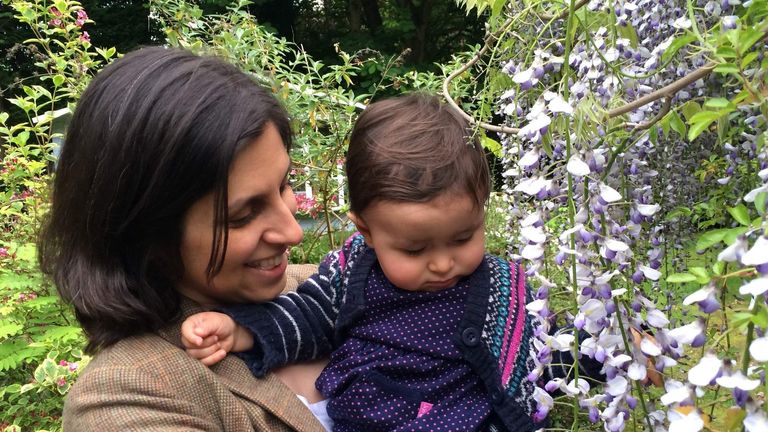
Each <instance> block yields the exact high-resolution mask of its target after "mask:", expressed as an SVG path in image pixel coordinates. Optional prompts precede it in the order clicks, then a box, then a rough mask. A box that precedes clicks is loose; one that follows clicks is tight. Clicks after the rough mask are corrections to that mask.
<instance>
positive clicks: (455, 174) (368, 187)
mask: <svg viewBox="0 0 768 432" xmlns="http://www.w3.org/2000/svg"><path fill="white" fill-rule="evenodd" d="M346 171H347V179H348V182H349V201H350V210H351V211H352V212H353V213H356V214H361V213H362V212H363V211H364V210H365V209H366V208H368V206H370V205H371V204H372V203H373V202H374V201H378V200H382V201H400V202H427V201H430V200H432V199H434V198H437V197H438V196H440V195H442V194H445V193H446V192H458V193H467V194H469V195H470V196H472V197H473V198H474V202H475V205H476V206H477V208H482V207H483V206H484V205H485V202H486V201H487V199H488V195H489V194H490V173H489V171H490V170H489V168H488V162H487V160H486V159H485V153H484V151H483V148H482V146H481V145H480V143H479V140H478V139H477V136H476V135H474V134H473V133H472V130H471V129H470V127H469V124H468V122H467V121H466V120H464V118H462V117H461V116H460V115H459V114H458V113H457V112H455V111H454V110H453V109H452V108H451V107H450V106H448V105H447V104H444V103H443V102H441V100H440V99H439V98H438V97H437V96H433V95H429V94H424V93H413V94H409V95H406V96H400V97H395V98H391V99H385V100H382V101H379V102H375V103H373V104H371V105H370V106H368V107H367V108H366V109H365V111H363V113H362V114H360V117H359V118H358V120H357V122H356V123H355V126H354V128H353V129H352V133H351V135H350V138H349V151H348V153H347V163H346Z"/></svg>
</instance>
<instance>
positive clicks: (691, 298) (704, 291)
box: [683, 285, 716, 306]
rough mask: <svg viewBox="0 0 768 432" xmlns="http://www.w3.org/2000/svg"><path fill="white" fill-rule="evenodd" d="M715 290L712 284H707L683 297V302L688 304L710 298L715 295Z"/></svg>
mask: <svg viewBox="0 0 768 432" xmlns="http://www.w3.org/2000/svg"><path fill="white" fill-rule="evenodd" d="M715 292H716V290H715V287H714V286H711V285H707V286H705V287H703V288H701V289H699V290H696V291H694V292H693V293H691V294H689V295H688V297H686V298H685V299H683V304H684V305H686V306H688V305H692V304H694V303H698V302H701V301H704V300H707V299H710V298H712V297H713V296H714V295H715Z"/></svg>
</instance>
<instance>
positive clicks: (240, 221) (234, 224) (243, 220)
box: [229, 213, 253, 228]
mask: <svg viewBox="0 0 768 432" xmlns="http://www.w3.org/2000/svg"><path fill="white" fill-rule="evenodd" d="M251 219H253V217H252V216H251V214H250V213H249V214H248V215H247V216H243V217H238V218H234V219H230V220H229V227H230V228H240V227H243V226H245V225H248V222H250V221H251Z"/></svg>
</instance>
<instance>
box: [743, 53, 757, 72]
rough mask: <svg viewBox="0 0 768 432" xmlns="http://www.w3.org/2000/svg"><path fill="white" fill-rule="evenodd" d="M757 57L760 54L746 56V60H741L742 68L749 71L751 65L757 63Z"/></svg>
mask: <svg viewBox="0 0 768 432" xmlns="http://www.w3.org/2000/svg"><path fill="white" fill-rule="evenodd" d="M757 56H758V53H756V52H751V53H747V55H745V56H744V58H743V59H741V68H742V69H747V68H748V66H749V64H750V63H752V62H753V61H755V59H756V58H757Z"/></svg>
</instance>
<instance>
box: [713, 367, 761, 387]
mask: <svg viewBox="0 0 768 432" xmlns="http://www.w3.org/2000/svg"><path fill="white" fill-rule="evenodd" d="M715 382H716V383H717V384H719V385H721V386H723V387H725V388H729V389H732V388H738V389H741V390H744V391H752V390H754V389H756V388H757V386H758V385H760V380H752V379H749V378H747V377H746V376H744V374H743V373H741V371H736V372H734V373H732V374H730V375H723V376H721V377H718V378H717V379H716V380H715Z"/></svg>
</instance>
